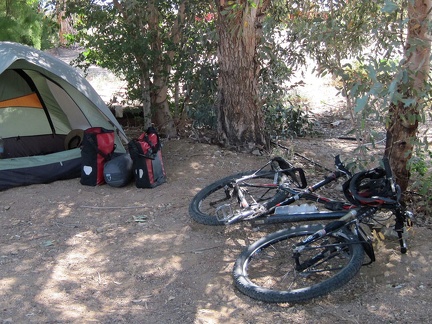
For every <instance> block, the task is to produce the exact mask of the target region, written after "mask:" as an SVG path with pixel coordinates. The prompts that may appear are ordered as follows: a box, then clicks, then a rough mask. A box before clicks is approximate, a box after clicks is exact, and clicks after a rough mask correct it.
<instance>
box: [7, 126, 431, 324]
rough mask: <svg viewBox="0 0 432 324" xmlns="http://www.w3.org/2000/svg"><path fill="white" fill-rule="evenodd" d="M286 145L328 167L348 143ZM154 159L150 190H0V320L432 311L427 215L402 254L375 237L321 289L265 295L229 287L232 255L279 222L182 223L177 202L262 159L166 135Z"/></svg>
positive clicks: (300, 317) (312, 170) (314, 319)
mask: <svg viewBox="0 0 432 324" xmlns="http://www.w3.org/2000/svg"><path fill="white" fill-rule="evenodd" d="M331 131H332V130H331V129H328V132H329V133H330V132H331ZM333 131H334V130H333ZM336 132H337V131H336ZM287 145H288V146H289V147H290V148H292V150H293V151H295V152H297V153H300V154H303V155H304V156H307V157H308V158H311V159H313V160H315V161H319V163H321V164H323V165H325V166H326V167H328V168H331V167H332V162H333V161H332V156H333V155H334V154H336V153H342V155H343V156H349V155H351V154H353V144H352V143H351V142H349V141H340V140H335V139H332V138H326V139H325V138H317V139H297V140H293V141H292V142H290V143H287ZM274 153H280V152H274ZM163 156H164V162H165V167H166V171H167V175H168V182H167V183H165V184H163V185H162V186H160V187H157V188H154V189H137V188H136V187H135V186H134V184H133V183H131V184H130V185H128V186H127V187H124V188H113V187H109V186H108V185H103V186H99V187H87V186H82V185H81V184H80V183H79V179H72V180H67V181H58V182H55V183H52V184H45V185H33V186H27V187H20V188H15V189H10V190H7V191H3V192H0V307H1V308H0V321H2V322H3V323H251V324H252V323H302V324H303V323H426V322H429V321H430V318H432V309H431V308H430V305H431V304H432V270H431V269H430V264H431V261H432V254H431V252H432V242H431V240H430V237H431V234H432V233H431V229H432V226H431V225H430V222H428V220H424V221H422V222H421V224H420V225H419V226H416V227H415V228H413V229H412V230H411V231H410V232H409V251H408V253H407V254H406V255H401V254H400V253H399V250H398V243H397V242H395V241H392V240H391V239H386V240H385V241H377V242H376V246H377V250H376V254H377V262H375V263H374V264H372V265H370V266H365V267H363V268H362V270H361V272H360V274H359V275H358V276H357V277H355V279H354V280H353V281H352V282H351V283H349V284H348V285H347V286H345V287H344V288H342V289H340V290H339V291H337V292H335V293H333V294H331V295H330V296H327V297H324V298H321V299H318V300H314V301H312V302H309V303H305V304H296V305H291V304H280V305H279V304H266V303H262V302H259V301H255V300H252V299H250V298H249V297H247V296H244V295H242V294H241V293H239V292H238V291H237V290H236V289H235V287H234V286H233V281H232V277H231V270H232V267H233V263H234V260H235V258H236V257H237V256H238V254H239V253H240V252H241V251H242V250H243V249H244V247H245V246H246V245H247V244H249V243H251V242H252V241H253V240H255V239H256V238H258V237H261V236H263V235H265V234H266V233H269V232H271V231H274V230H275V229H276V228H280V227H283V226H289V224H285V225H278V226H269V227H260V228H255V227H252V226H250V225H248V224H246V223H243V224H239V225H233V226H229V227H210V226H204V225H200V224H197V223H195V222H194V221H193V220H191V218H190V217H189V215H188V205H189V202H190V200H191V198H192V197H193V196H194V194H196V193H197V192H198V190H199V189H201V188H203V187H204V186H206V185H207V184H209V183H211V182H213V181H215V180H217V179H220V178H222V177H224V176H226V175H229V174H233V173H237V172H239V171H242V170H248V169H252V168H256V167H258V166H261V165H262V164H263V163H264V162H265V161H267V159H268V158H269V157H268V156H255V155H249V154H243V153H235V152H230V151H224V150H222V149H220V148H218V147H216V146H211V145H208V144H201V143H197V142H193V141H191V140H188V139H181V140H170V141H166V142H165V143H164V147H163ZM292 160H293V162H294V163H295V164H296V165H302V166H304V167H305V168H307V175H308V177H312V178H316V177H318V178H319V177H321V175H322V174H325V173H326V171H323V170H322V169H321V168H317V167H314V166H312V165H311V164H310V163H308V162H306V161H305V160H304V159H301V158H299V157H293V158H292Z"/></svg>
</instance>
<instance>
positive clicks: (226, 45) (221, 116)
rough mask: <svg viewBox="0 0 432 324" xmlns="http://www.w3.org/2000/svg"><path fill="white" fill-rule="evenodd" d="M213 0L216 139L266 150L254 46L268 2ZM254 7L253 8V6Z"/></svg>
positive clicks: (237, 146)
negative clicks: (215, 14)
mask: <svg viewBox="0 0 432 324" xmlns="http://www.w3.org/2000/svg"><path fill="white" fill-rule="evenodd" d="M235 3H236V4H237V5H239V6H238V7H236V8H234V7H233V2H231V1H230V2H228V1H224V0H216V5H217V7H218V24H217V25H218V27H217V28H218V34H219V45H218V62H219V79H218V90H219V100H218V107H217V108H218V109H217V110H218V137H219V141H220V143H221V144H223V145H224V146H229V147H236V148H237V149H240V150H244V149H246V150H247V149H249V150H250V149H252V148H254V147H256V146H258V147H267V146H268V141H267V138H266V135H265V130H264V127H265V122H264V114H263V111H262V103H261V100H260V98H259V82H258V77H259V72H260V64H259V61H258V55H257V46H258V44H259V41H260V32H261V24H260V19H261V18H263V16H264V12H265V10H266V8H267V7H268V5H269V1H266V0H265V1H260V0H252V1H251V0H239V1H235ZM252 4H253V5H252ZM239 8H240V9H239Z"/></svg>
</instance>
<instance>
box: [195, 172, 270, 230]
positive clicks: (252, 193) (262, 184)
mask: <svg viewBox="0 0 432 324" xmlns="http://www.w3.org/2000/svg"><path fill="white" fill-rule="evenodd" d="M254 172H256V171H245V172H241V173H238V174H234V175H231V176H228V177H225V178H223V179H221V180H218V181H216V182H214V183H212V184H210V185H208V186H207V187H205V188H203V189H202V190H201V191H200V192H198V193H197V194H196V195H195V197H193V198H192V201H191V203H190V205H189V215H190V216H191V217H192V219H194V220H195V221H196V222H198V223H201V224H205V225H224V222H223V221H220V220H218V219H217V218H216V209H217V208H218V207H219V206H222V205H227V206H228V205H230V206H231V208H232V210H233V211H235V210H239V209H240V206H239V203H238V200H237V197H236V196H235V195H231V193H230V189H229V184H230V183H231V182H232V181H234V180H236V179H240V178H241V177H244V176H247V175H252V174H253V173H254ZM274 175H275V172H274V171H261V172H258V173H257V174H256V176H255V177H253V178H251V179H248V180H247V181H244V182H242V183H239V185H240V186H241V187H242V188H243V189H246V190H247V195H246V197H245V198H246V199H247V200H248V202H249V203H252V202H253V200H255V201H256V202H261V203H262V202H264V201H266V200H268V199H270V198H272V197H273V196H274V195H275V193H276V189H277V187H278V186H277V185H276V184H273V179H274Z"/></svg>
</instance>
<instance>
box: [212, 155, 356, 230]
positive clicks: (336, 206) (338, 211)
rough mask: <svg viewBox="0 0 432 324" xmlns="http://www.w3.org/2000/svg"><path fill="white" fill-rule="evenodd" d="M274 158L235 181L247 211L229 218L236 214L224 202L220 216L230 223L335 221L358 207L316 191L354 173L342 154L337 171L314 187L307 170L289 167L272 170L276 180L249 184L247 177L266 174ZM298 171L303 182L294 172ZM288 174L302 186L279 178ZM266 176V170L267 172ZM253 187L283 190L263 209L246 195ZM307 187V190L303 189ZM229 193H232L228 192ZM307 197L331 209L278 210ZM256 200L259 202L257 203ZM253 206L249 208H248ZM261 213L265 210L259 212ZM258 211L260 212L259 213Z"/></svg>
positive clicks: (336, 159)
mask: <svg viewBox="0 0 432 324" xmlns="http://www.w3.org/2000/svg"><path fill="white" fill-rule="evenodd" d="M273 161H274V160H271V161H269V162H268V163H267V164H266V165H264V166H263V167H261V168H260V169H258V170H257V171H255V172H254V173H253V174H250V175H247V176H243V177H241V178H239V179H236V180H234V181H233V183H232V185H231V186H232V189H233V190H234V192H235V194H236V195H237V197H238V200H239V204H240V206H241V208H244V209H245V210H244V211H243V212H242V213H240V214H238V215H236V217H232V218H229V217H230V215H232V214H233V211H232V208H231V206H230V205H222V206H220V207H219V208H218V209H217V214H218V219H219V220H221V221H224V222H225V223H226V224H233V223H235V222H238V221H241V220H248V221H251V222H252V223H254V224H260V225H261V224H277V223H287V222H298V221H315V220H332V219H337V218H340V217H342V216H344V215H345V214H346V211H347V210H350V209H353V208H356V206H353V205H351V204H348V203H346V202H341V201H335V200H331V199H328V198H326V197H322V196H318V195H316V194H314V192H315V191H317V190H318V189H320V188H322V187H324V186H326V185H327V184H329V183H331V182H333V181H336V180H337V179H338V178H340V177H342V176H350V175H351V174H350V173H349V171H348V170H346V168H345V167H344V166H343V164H342V162H341V161H340V159H339V156H336V157H335V165H336V167H337V170H336V171H334V172H332V173H330V174H329V175H328V176H326V177H325V178H324V179H323V180H321V181H319V182H317V183H315V184H313V185H312V186H309V187H307V184H306V179H305V176H304V172H303V170H302V169H299V168H292V167H291V168H289V169H279V170H275V171H276V173H274V171H272V172H270V171H269V173H268V175H269V176H270V175H273V174H274V178H273V182H272V183H268V184H260V185H254V184H251V183H248V182H247V180H249V179H253V178H254V177H256V176H257V174H258V173H260V172H261V173H260V175H261V176H263V173H262V171H263V170H264V168H265V167H267V166H268V165H269V164H271V163H272V162H273ZM296 172H298V173H299V177H300V181H299V180H298V179H297V178H296V177H295V176H294V175H293V174H294V173H296ZM285 173H289V174H290V175H291V180H292V182H294V183H295V184H296V185H297V187H298V189H296V188H293V187H291V186H290V184H289V183H286V182H283V181H282V183H280V182H279V181H278V179H280V178H282V179H283V178H284V177H285V178H287V176H286V174H285ZM264 175H265V173H264ZM250 187H262V188H269V189H276V188H277V189H279V193H277V194H276V195H275V196H274V197H273V198H272V199H271V200H269V201H268V202H266V203H264V204H263V208H262V209H261V210H258V209H254V208H253V207H254V206H251V205H249V204H248V203H247V201H246V199H245V196H246V195H247V188H250ZM302 188H304V189H303V190H301V189H302ZM226 194H227V196H228V193H226ZM287 197H288V198H287ZM300 199H302V200H305V201H309V202H313V203H314V204H316V203H319V204H321V205H324V206H325V207H327V208H328V209H330V210H331V211H316V212H308V213H303V212H302V213H286V214H284V213H275V210H276V208H277V207H282V206H288V205H291V204H293V203H295V202H296V201H298V200H300ZM255 203H256V202H255ZM248 207H249V208H248ZM259 212H261V213H260V214H259ZM257 214H259V215H258V216H257Z"/></svg>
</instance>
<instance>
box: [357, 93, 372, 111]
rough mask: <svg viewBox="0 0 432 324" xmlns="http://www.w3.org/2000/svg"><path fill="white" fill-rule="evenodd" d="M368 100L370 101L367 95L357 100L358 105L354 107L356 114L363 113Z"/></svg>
mask: <svg viewBox="0 0 432 324" xmlns="http://www.w3.org/2000/svg"><path fill="white" fill-rule="evenodd" d="M368 99H369V96H367V95H366V96H363V97H361V98H358V99H357V100H356V105H355V107H354V112H356V113H358V112H360V111H362V110H363V109H364V108H365V107H366V105H367V103H368Z"/></svg>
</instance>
